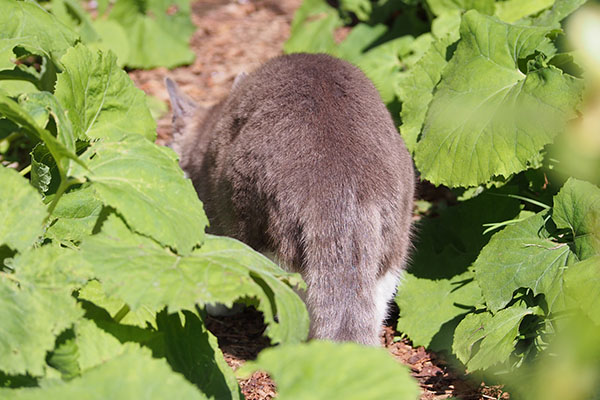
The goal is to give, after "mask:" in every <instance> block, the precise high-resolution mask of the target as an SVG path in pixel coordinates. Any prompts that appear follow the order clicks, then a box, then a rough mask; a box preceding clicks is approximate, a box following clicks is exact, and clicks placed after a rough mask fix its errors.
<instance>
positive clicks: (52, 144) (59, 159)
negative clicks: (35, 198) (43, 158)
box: [0, 91, 85, 173]
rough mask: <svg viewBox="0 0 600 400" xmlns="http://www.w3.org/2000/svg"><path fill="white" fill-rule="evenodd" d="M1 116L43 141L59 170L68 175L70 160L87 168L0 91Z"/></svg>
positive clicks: (71, 151) (67, 148)
mask: <svg viewBox="0 0 600 400" xmlns="http://www.w3.org/2000/svg"><path fill="white" fill-rule="evenodd" d="M0 115H2V116H4V117H6V118H7V119H9V120H11V121H12V122H14V123H15V124H17V125H19V126H21V127H22V128H23V129H24V130H25V131H26V132H28V133H30V134H32V135H33V136H34V137H35V138H37V139H39V140H41V141H43V142H44V143H45V144H46V147H48V151H50V153H51V154H52V157H54V160H55V161H56V163H57V165H58V167H59V169H60V170H61V171H63V173H66V171H67V169H68V167H69V165H70V160H73V161H75V162H76V163H77V164H79V165H81V166H82V167H84V168H85V164H84V163H83V162H82V161H81V160H80V159H79V157H77V155H76V154H75V153H74V151H73V150H72V149H69V147H68V146H67V145H65V144H63V143H61V142H60V141H59V140H57V139H56V138H55V137H54V136H52V134H51V133H50V132H48V131H47V130H45V129H43V128H40V127H39V126H38V125H37V123H36V122H35V120H34V119H33V118H32V117H31V116H30V115H29V113H28V112H27V111H26V110H25V109H24V108H23V107H22V106H20V105H19V104H17V103H16V102H14V101H13V100H12V99H10V98H9V97H7V96H5V95H4V94H2V93H1V91H0Z"/></svg>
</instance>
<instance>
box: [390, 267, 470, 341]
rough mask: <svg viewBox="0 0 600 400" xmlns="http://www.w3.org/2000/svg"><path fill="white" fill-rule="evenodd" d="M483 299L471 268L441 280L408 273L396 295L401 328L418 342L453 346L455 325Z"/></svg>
mask: <svg viewBox="0 0 600 400" xmlns="http://www.w3.org/2000/svg"><path fill="white" fill-rule="evenodd" d="M481 300H482V297H481V289H480V288H479V286H477V284H476V283H475V282H473V273H472V272H470V271H467V272H465V273H463V274H460V275H457V276H455V277H453V278H452V279H439V280H430V279H421V278H416V277H415V276H413V275H411V274H409V273H406V274H405V275H404V279H403V280H402V284H401V285H400V286H399V288H398V294H397V295H396V303H397V304H398V307H399V308H400V317H399V318H398V331H400V332H402V333H404V334H406V335H408V337H409V338H410V340H411V341H412V343H413V345H414V346H425V347H429V348H431V349H432V350H436V351H439V350H449V349H450V343H451V342H452V330H453V328H454V327H455V326H456V324H457V323H458V321H459V320H460V318H461V317H462V316H464V314H466V313H467V312H468V311H469V309H471V308H473V307H474V306H475V305H476V304H479V303H480V302H481ZM448 331H449V333H448ZM434 338H435V339H434ZM430 345H431V346H430Z"/></svg>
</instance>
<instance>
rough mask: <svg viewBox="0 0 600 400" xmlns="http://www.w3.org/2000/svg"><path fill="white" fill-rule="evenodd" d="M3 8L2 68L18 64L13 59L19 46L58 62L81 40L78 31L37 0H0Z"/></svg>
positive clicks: (0, 6) (0, 17) (0, 14)
mask: <svg viewBox="0 0 600 400" xmlns="http://www.w3.org/2000/svg"><path fill="white" fill-rule="evenodd" d="M0 9H1V10H2V12H1V13H0V26H2V30H1V31H0V69H5V68H12V67H14V66H15V64H13V62H12V61H11V59H13V58H14V57H15V56H14V54H13V48H14V47H15V46H20V47H24V48H26V49H27V50H28V51H30V52H32V53H34V54H38V55H45V56H48V57H50V58H51V59H53V60H54V62H58V60H59V59H60V57H61V56H62V55H63V54H64V52H65V51H66V50H67V49H68V48H69V47H71V46H72V45H73V44H74V43H75V41H76V40H77V35H76V34H75V32H73V31H72V30H70V29H69V28H68V27H66V26H65V25H63V24H61V23H60V22H58V20H56V19H55V18H54V17H53V16H52V15H50V14H48V12H46V11H45V10H44V9H43V8H42V7H41V6H40V5H39V4H37V3H36V2H35V1H31V0H27V1H14V0H0Z"/></svg>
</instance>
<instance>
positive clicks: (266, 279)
mask: <svg viewBox="0 0 600 400" xmlns="http://www.w3.org/2000/svg"><path fill="white" fill-rule="evenodd" d="M82 250H83V253H84V255H85V258H86V260H88V261H89V262H90V263H91V264H92V265H93V268H94V272H95V274H96V276H97V277H98V278H99V279H100V281H101V282H102V284H103V287H104V290H105V291H106V293H107V294H108V295H109V296H115V297H117V298H120V299H123V300H124V301H125V302H126V303H127V304H128V305H129V307H130V308H131V309H132V310H134V311H135V310H138V309H139V308H140V307H147V308H148V309H149V310H153V311H155V312H156V311H159V310H161V309H162V308H163V307H164V306H168V308H169V310H170V311H171V312H173V311H177V310H182V309H188V310H193V309H194V306H195V304H201V305H203V304H206V303H223V304H226V305H232V304H233V302H234V301H235V300H237V299H242V298H253V299H257V300H258V301H259V304H258V309H259V310H261V311H262V312H263V314H264V318H265V322H267V324H268V327H267V331H266V333H267V334H268V335H269V336H270V337H271V338H272V339H273V340H274V341H275V342H297V341H300V340H303V339H305V338H306V334H307V332H308V317H307V311H306V308H305V307H304V304H303V303H302V301H301V300H300V298H299V297H298V296H297V295H296V294H295V293H294V292H293V291H292V289H291V288H290V287H289V286H288V284H287V283H286V282H290V281H291V283H296V282H297V281H296V279H297V276H296V275H293V274H287V273H285V272H283V271H282V270H280V269H279V268H278V267H277V266H275V265H274V264H273V263H271V262H270V261H269V260H268V259H267V258H265V257H263V256H261V255H260V254H258V253H255V252H254V251H252V250H251V249H250V248H249V247H247V246H245V245H243V244H242V243H240V242H238V241H236V240H233V239H229V238H220V237H214V236H209V237H207V238H206V240H205V242H204V244H203V246H202V248H200V249H199V250H195V251H194V252H192V253H191V254H189V255H187V256H178V255H176V254H174V253H173V252H171V251H169V250H168V249H164V248H162V247H160V246H159V245H158V244H157V243H156V242H154V241H152V240H150V239H148V238H145V237H142V236H138V235H135V234H133V233H131V232H130V231H129V229H128V228H127V227H126V226H125V224H124V223H123V222H121V220H120V219H118V218H117V217H115V216H111V217H109V218H108V220H107V221H106V222H105V223H104V225H103V227H102V232H101V233H100V234H98V235H94V236H91V237H90V238H89V239H87V240H86V241H84V243H83V244H82ZM276 316H277V318H276ZM276 320H277V322H276Z"/></svg>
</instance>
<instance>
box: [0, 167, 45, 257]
mask: <svg viewBox="0 0 600 400" xmlns="http://www.w3.org/2000/svg"><path fill="white" fill-rule="evenodd" d="M0 182H2V183H1V184H0V244H6V245H8V246H9V247H11V248H13V249H14V250H19V251H22V250H24V249H26V248H27V247H29V246H31V245H32V244H33V243H34V242H35V241H36V239H37V238H38V237H39V236H41V235H42V233H43V225H42V224H43V221H44V218H45V217H46V207H45V206H44V204H43V203H42V200H41V198H40V196H39V194H38V193H37V192H36V190H35V189H34V188H33V187H32V186H31V185H29V183H28V182H27V180H26V179H25V178H23V177H21V176H19V173H18V172H17V171H15V170H14V169H12V168H6V167H4V166H0Z"/></svg>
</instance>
